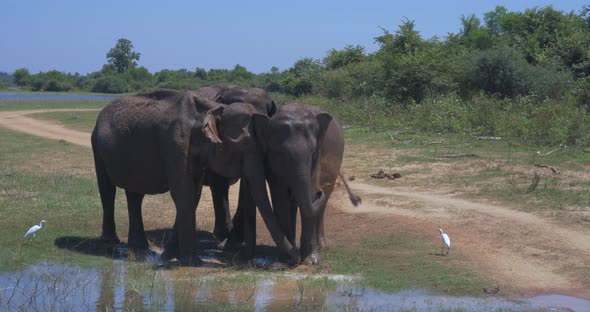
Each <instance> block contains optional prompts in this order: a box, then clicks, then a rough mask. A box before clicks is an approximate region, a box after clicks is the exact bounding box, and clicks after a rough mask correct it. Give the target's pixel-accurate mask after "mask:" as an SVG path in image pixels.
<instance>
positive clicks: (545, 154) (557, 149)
mask: <svg viewBox="0 0 590 312" xmlns="http://www.w3.org/2000/svg"><path fill="white" fill-rule="evenodd" d="M559 150H561V147H560V148H556V149H554V150H552V151H549V152H547V153H541V151H537V155H539V156H547V155H550V154H553V153H555V152H557V151H559Z"/></svg>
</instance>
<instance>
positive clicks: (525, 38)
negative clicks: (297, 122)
mask: <svg viewBox="0 0 590 312" xmlns="http://www.w3.org/2000/svg"><path fill="white" fill-rule="evenodd" d="M459 22H460V23H461V29H460V31H459V32H458V33H456V34H453V33H450V34H449V35H448V36H447V37H446V38H444V39H441V38H437V37H435V38H430V39H425V38H422V37H421V35H420V33H419V32H418V31H416V29H415V24H414V21H412V20H409V19H406V20H404V21H402V23H401V25H399V27H398V29H397V30H395V31H389V30H387V29H382V31H383V33H382V35H381V36H378V37H376V38H375V42H376V43H377V44H378V45H379V49H378V50H377V51H376V52H374V53H366V51H365V49H364V47H362V46H353V45H348V46H346V47H344V48H343V49H341V50H338V49H332V50H330V51H327V54H326V56H325V57H324V58H323V59H322V60H317V59H312V58H303V59H301V60H298V61H296V62H295V63H294V64H293V66H292V67H290V68H288V69H285V70H283V71H280V70H279V69H278V68H276V67H273V68H272V69H271V70H270V72H268V73H260V74H254V73H252V72H249V71H248V70H247V69H246V68H245V67H243V66H241V65H236V66H235V67H234V68H233V69H231V70H228V69H210V70H205V69H203V68H196V69H195V70H188V69H180V70H162V71H159V72H156V73H154V74H152V73H150V72H149V71H148V70H147V69H145V68H143V67H137V61H139V57H140V54H139V53H137V52H135V51H133V45H132V44H131V42H130V41H129V40H127V39H119V41H118V42H117V45H116V46H115V47H114V48H113V49H111V50H110V51H109V52H108V53H107V58H108V63H107V64H106V65H105V66H104V67H103V68H102V70H101V71H98V72H94V73H90V74H88V75H85V76H81V75H77V74H73V75H72V74H66V73H61V72H58V71H49V72H47V73H38V74H34V75H32V74H30V73H29V72H28V70H26V69H19V70H17V71H15V73H14V74H13V76H14V83H15V84H16V85H17V86H21V87H25V88H27V87H28V88H31V89H32V90H40V91H69V90H83V91H93V92H106V93H124V92H135V91H145V90H150V89H154V88H175V89H195V88H198V87H201V86H205V85H211V84H215V83H220V82H223V83H235V84H240V85H244V86H250V87H261V88H266V89H267V90H268V91H271V92H274V93H275V94H280V96H279V98H288V99H290V100H295V99H296V98H299V99H297V100H299V101H302V102H303V101H306V102H308V103H310V104H314V105H321V106H324V107H325V108H326V109H329V110H330V112H332V113H334V114H335V115H337V116H338V117H339V118H341V119H343V120H344V121H345V122H347V123H349V124H353V125H362V126H366V127H369V128H372V129H381V130H382V129H392V128H396V127H407V128H411V129H412V130H414V131H415V130H420V131H437V132H465V133H473V134H478V135H494V136H509V137H511V136H518V137H523V138H525V139H529V140H533V141H534V142H538V143H539V144H558V143H560V144H580V145H588V144H590V134H589V131H590V129H589V127H588V126H587V125H588V124H590V117H589V116H590V54H589V52H588V51H590V6H584V7H582V8H581V9H580V11H579V12H562V11H558V10H555V9H553V8H552V7H550V6H549V7H543V8H539V7H535V8H532V9H528V10H525V11H524V12H509V11H508V10H507V9H506V8H505V7H502V6H498V7H496V9H495V10H493V11H490V12H487V13H485V14H484V15H483V17H482V19H480V18H478V17H477V16H475V15H469V16H462V17H460V19H459Z"/></svg>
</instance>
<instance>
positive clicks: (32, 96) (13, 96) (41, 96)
mask: <svg viewBox="0 0 590 312" xmlns="http://www.w3.org/2000/svg"><path fill="white" fill-rule="evenodd" d="M118 97H120V95H99V94H47V93H0V100H112V99H116V98H118Z"/></svg>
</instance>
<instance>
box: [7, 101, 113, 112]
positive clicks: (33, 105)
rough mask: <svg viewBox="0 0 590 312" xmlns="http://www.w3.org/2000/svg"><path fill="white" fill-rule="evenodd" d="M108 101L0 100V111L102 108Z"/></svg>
mask: <svg viewBox="0 0 590 312" xmlns="http://www.w3.org/2000/svg"><path fill="white" fill-rule="evenodd" d="M109 102H110V101H109V100H100V101H97V100H0V111H7V110H23V109H51V108H102V107H104V106H105V105H107V104H108V103H109Z"/></svg>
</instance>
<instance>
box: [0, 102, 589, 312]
mask: <svg viewBox="0 0 590 312" xmlns="http://www.w3.org/2000/svg"><path fill="white" fill-rule="evenodd" d="M103 105H105V103H104V102H85V101H84V102H79V101H77V102H71V103H70V102H60V101H55V102H53V101H51V102H48V103H43V102H23V103H19V104H16V103H12V104H10V103H3V102H0V110H13V109H32V108H65V107H77V108H94V107H96V108H100V107H102V106H103ZM97 114H98V112H76V113H71V112H59V113H58V112H54V113H41V114H35V115H34V117H35V118H40V119H49V120H54V121H57V122H59V123H62V124H64V125H66V126H68V127H71V128H74V129H78V130H82V131H91V129H92V128H93V126H94V122H95V118H96V115H97ZM346 137H347V145H348V147H347V153H346V161H345V171H346V172H347V173H349V174H350V175H356V176H358V177H360V179H361V180H365V181H368V180H370V179H369V178H368V177H369V176H370V175H371V174H372V173H375V172H377V171H378V170H384V171H386V172H393V171H395V172H399V173H401V174H402V177H403V178H404V179H403V184H404V185H405V186H408V187H419V188H429V187H436V188H443V189H451V190H460V191H461V192H462V196H463V197H466V198H487V199H492V200H495V201H499V202H507V203H511V204H512V205H513V206H515V207H516V208H518V209H521V210H522V211H532V212H534V213H538V214H541V215H545V216H550V217H552V218H556V219H559V220H561V221H566V222H568V223H571V224H575V225H578V226H582V227H588V226H590V219H588V215H587V212H588V209H590V208H588V207H589V206H590V195H589V192H588V188H589V186H590V178H589V176H588V174H587V172H588V167H589V166H590V156H589V155H590V154H589V153H588V150H587V149H584V148H569V147H559V146H556V147H538V146H534V145H527V144H525V143H521V142H514V141H506V140H477V139H476V138H473V137H468V136H452V135H426V134H420V133H395V132H388V133H379V134H373V133H369V132H368V131H367V130H365V129H362V128H352V129H349V130H347V131H346ZM537 151H538V153H537ZM458 154H475V155H477V156H478V157H459V158H445V155H446V156H448V155H458ZM536 165H541V166H544V167H538V166H536ZM554 171H556V172H557V173H555V172H554ZM535 176H538V178H535ZM535 180H537V182H534V181H535ZM371 183H374V184H376V185H387V184H388V183H390V182H388V181H384V180H380V181H377V180H375V181H373V182H371ZM121 194H122V192H118V198H117V209H116V220H117V228H118V229H119V230H118V232H119V235H120V236H121V237H122V238H123V239H124V238H125V235H124V233H125V232H126V229H127V213H126V209H125V200H124V198H123V197H124V196H121ZM148 203H149V205H146V208H145V210H144V216H145V222H146V229H148V230H154V231H155V230H158V229H163V228H168V227H169V225H170V224H171V223H172V218H173V206H172V204H171V200H170V199H169V197H168V196H167V195H162V196H156V197H154V199H151V200H150V201H148ZM531 203H534V205H532V204H531ZM584 207H585V208H584ZM199 210H200V211H206V210H211V209H209V207H203V208H199ZM162 211H165V214H164V217H163V216H162ZM101 215H102V212H101V206H100V201H99V197H98V191H97V187H96V182H95V178H94V169H93V163H92V156H91V151H90V149H88V148H85V147H80V146H75V145H72V144H68V143H64V142H58V141H53V140H46V139H41V138H37V137H32V136H29V135H25V134H20V133H17V132H12V131H8V130H5V129H0V244H1V245H2V246H12V247H11V248H9V249H8V252H3V253H1V254H0V270H2V271H3V272H10V271H15V270H16V271H18V270H23V269H24V268H26V267H27V266H30V265H34V264H37V263H40V262H44V261H47V262H51V263H62V264H68V265H69V264H73V265H77V266H81V267H85V268H100V270H106V271H109V270H110V269H109V268H111V267H112V266H113V260H112V259H111V258H110V257H105V256H104V255H96V254H89V253H84V252H77V251H75V248H74V249H72V248H64V247H63V246H71V242H79V243H83V242H86V241H92V240H93V239H94V238H96V237H97V236H98V235H99V233H100V224H101ZM338 218H340V219H338ZM362 218H365V219H363V220H361V221H363V222H365V223H367V224H370V225H371V224H372V225H374V226H375V227H379V224H381V223H383V226H384V227H385V226H391V228H392V229H390V230H387V231H377V232H371V231H370V229H369V231H366V232H363V233H362V234H359V235H356V234H355V235H354V237H353V238H349V237H347V235H353V234H351V233H350V232H353V231H352V230H350V231H349V230H347V229H346V228H345V229H342V230H341V231H344V232H343V233H342V237H341V238H336V244H334V246H333V247H332V248H330V249H329V250H327V251H323V252H322V256H323V262H322V264H321V265H319V266H317V267H313V268H304V269H298V270H296V271H295V272H296V273H297V274H299V273H301V274H303V275H305V276H307V275H310V276H322V275H325V274H328V275H330V274H344V275H347V276H356V277H360V278H359V279H355V280H353V281H350V282H346V283H345V284H347V285H350V286H347V287H349V288H350V287H355V289H357V288H364V287H367V288H370V289H376V290H381V291H389V292H391V291H399V290H404V289H427V290H430V291H433V292H435V293H441V294H452V295H480V294H481V288H482V285H483V286H490V285H494V284H495V283H496V282H495V281H494V280H493V278H492V276H491V274H489V272H486V271H485V270H482V271H475V270H473V269H472V268H470V267H469V266H468V265H466V263H467V262H468V259H466V258H465V257H464V256H463V255H462V254H461V253H460V252H456V253H454V254H453V257H436V256H433V254H434V252H435V251H434V250H433V239H432V235H426V234H423V233H419V232H415V231H414V232H412V231H404V228H403V227H402V226H400V227H399V228H397V229H396V225H395V224H388V223H387V222H388V221H387V220H380V218H379V217H378V216H377V217H375V218H373V217H362ZM41 219H45V220H46V221H47V228H46V229H44V230H43V231H42V232H41V233H40V235H39V236H38V237H37V238H36V239H32V240H30V241H26V240H24V239H23V238H22V235H23V234H24V232H25V231H26V230H27V229H28V228H29V227H30V226H31V225H33V224H36V223H38V222H39V220H41ZM335 220H340V221H342V222H343V223H342V225H341V226H342V227H346V226H351V227H353V226H355V224H359V219H358V218H356V217H355V218H348V217H337V218H336V219H335ZM380 222H381V223H380ZM198 223H199V226H200V227H201V228H202V229H205V230H210V228H211V224H212V217H211V212H209V216H208V217H206V218H201V219H198ZM361 223H362V222H361ZM337 227H338V226H337ZM261 229H263V228H262V227H259V232H260V231H263V230H261ZM260 234H261V236H263V237H264V236H265V234H264V233H260ZM338 235H340V234H338ZM338 235H336V236H338ZM68 239H69V240H70V241H71V242H70V243H67V242H65V243H64V241H67V240H68ZM263 241H265V242H268V237H267V238H263ZM434 246H436V244H434ZM105 268H106V269H105ZM124 270H126V272H127V273H126V276H127V278H126V280H125V282H124V283H125V285H126V287H129V288H133V289H136V290H137V291H138V292H139V293H142V294H144V295H143V296H144V299H143V300H144V301H145V293H146V292H148V291H149V292H150V293H151V292H154V291H160V292H162V293H165V292H166V291H170V289H177V288H178V287H181V286H179V285H186V284H187V283H188V284H190V285H192V287H204V286H203V285H204V283H206V281H203V280H201V279H198V278H197V277H203V276H211V278H212V279H213V280H215V281H217V282H215V283H214V284H215V286H214V287H212V290H210V291H212V292H213V293H215V292H222V290H223V289H225V290H227V288H228V287H229V286H227V285H228V284H223V283H221V282H219V281H221V280H227V279H228V278H230V277H231V278H232V279H236V280H232V281H234V282H235V281H240V282H241V283H243V285H244V286H243V287H242V289H240V291H241V293H240V294H241V295H240V296H244V297H248V292H252V293H253V292H254V291H255V290H254V289H256V288H257V287H259V286H256V285H258V284H257V283H260V282H261V281H264V280H266V279H268V278H269V277H271V278H277V276H279V281H278V282H277V281H275V284H277V283H278V284H279V285H283V288H284V289H285V290H284V291H286V292H288V293H290V294H291V296H293V297H296V295H297V294H298V293H299V294H300V295H301V297H302V298H303V297H305V296H307V297H305V298H307V299H306V300H304V301H303V302H304V303H303V304H304V306H307V307H308V308H315V309H318V308H319V309H326V307H325V306H323V305H322V302H321V301H319V302H318V301H314V300H315V299H314V298H316V297H321V296H320V295H318V293H324V292H328V291H334V290H335V289H338V291H340V292H346V287H344V289H345V290H342V289H343V288H342V287H343V286H342V285H341V284H339V283H336V282H334V281H333V280H331V279H329V278H326V279H319V280H317V279H309V278H305V279H304V280H303V281H300V280H297V281H295V282H294V281H293V280H291V279H289V278H285V277H284V274H285V273H278V272H268V271H264V270H260V269H256V268H245V269H244V268H242V269H236V268H229V269H212V270H208V269H205V270H202V269H194V268H175V269H173V270H170V271H166V272H163V273H159V272H160V271H154V269H153V264H151V263H150V262H134V261H130V262H125V263H124ZM146 272H149V274H145V273H146ZM154 272H158V273H154ZM287 274H289V272H287ZM162 285H163V286H162ZM208 285H211V284H208ZM224 285H225V286H224ZM113 287H114V286H113ZM158 287H159V288H158ZM158 289H159V290H158ZM166 289H167V290H166ZM306 291H307V295H305V296H304V295H303V293H306ZM293 294H295V295H293ZM349 295H351V294H349ZM183 296H186V298H187V299H186V300H189V299H190V297H191V296H194V293H190V292H189V293H186V294H185V293H178V294H175V295H174V297H175V298H178V302H177V303H175V304H176V306H181V305H182V304H190V303H187V302H186V301H185V299H181V298H183ZM236 296H237V295H236ZM250 296H251V295H250ZM310 296H311V297H310ZM314 296H315V297H314ZM309 298H311V299H309ZM316 299H317V298H316ZM154 300H155V299H154ZM162 300H164V299H162ZM175 300H176V299H175ZM310 300H311V301H310ZM230 301H231V300H230ZM230 301H227V300H212V301H211V300H210V301H204V302H201V303H202V304H205V305H206V306H207V308H208V309H212V310H227V309H232V310H233V309H235V310H240V309H243V308H244V307H245V310H249V309H250V308H248V307H250V306H249V305H248V306H242V307H240V306H239V305H235V304H233V303H231V302H230ZM150 302H151V305H150V307H152V308H157V307H158V305H157V304H156V303H157V302H156V301H153V300H152V301H150ZM300 303H301V301H300Z"/></svg>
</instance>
